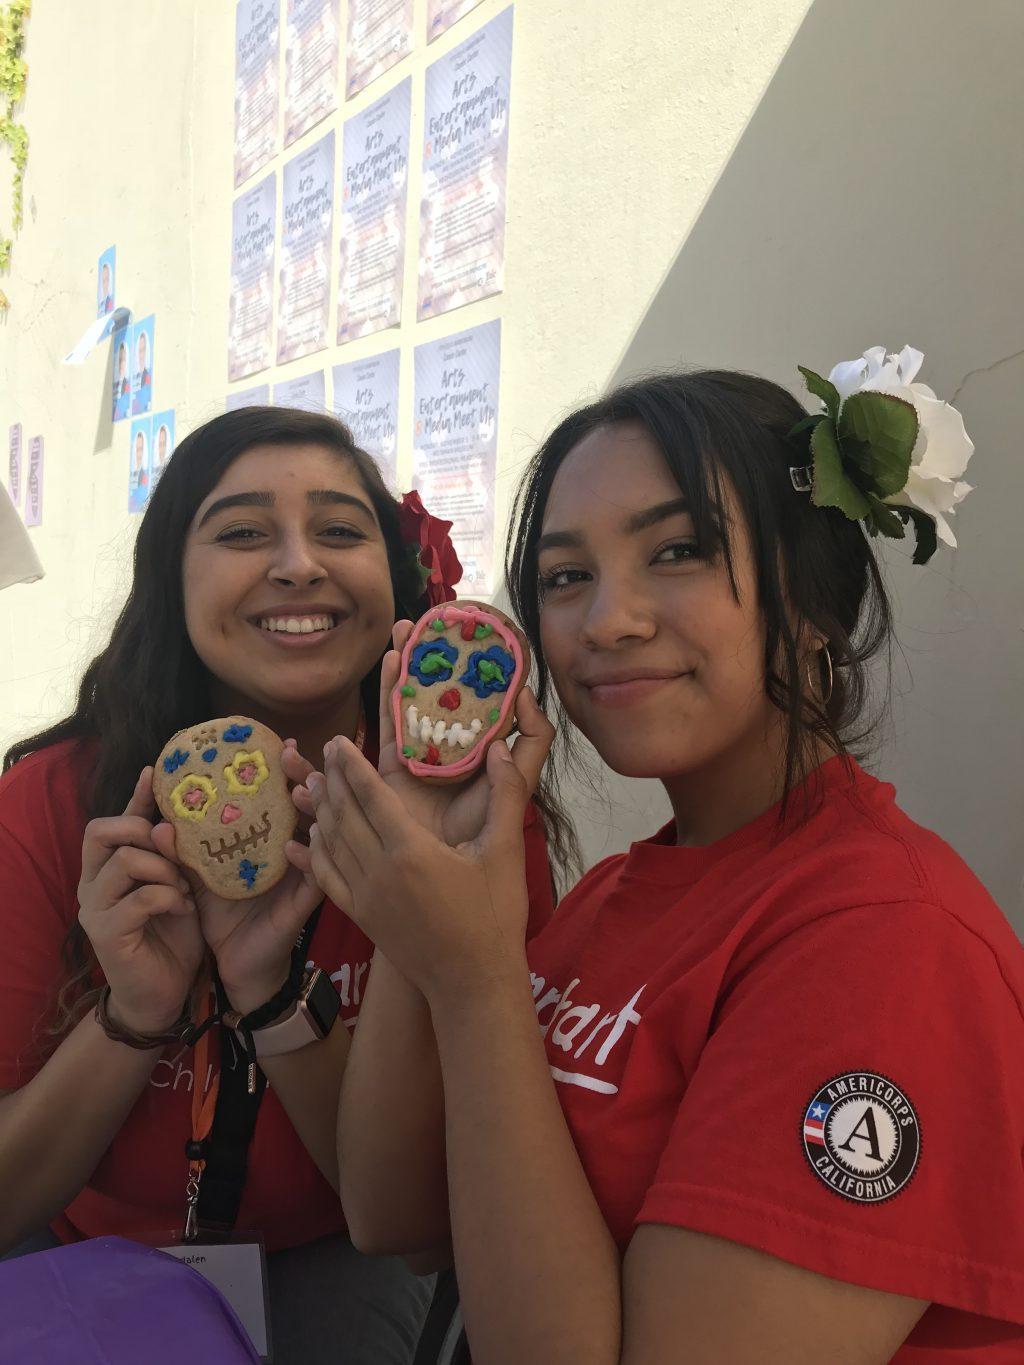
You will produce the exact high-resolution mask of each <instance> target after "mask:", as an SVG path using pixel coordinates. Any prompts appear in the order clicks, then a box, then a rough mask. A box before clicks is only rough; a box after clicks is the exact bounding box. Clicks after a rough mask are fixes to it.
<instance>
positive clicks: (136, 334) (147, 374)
mask: <svg viewBox="0 0 1024 1365" xmlns="http://www.w3.org/2000/svg"><path fill="white" fill-rule="evenodd" d="M155 331H156V317H155V315H154V314H153V313H150V315H149V317H148V318H143V319H142V321H141V322H137V323H136V324H135V326H134V327H133V328H132V329H131V333H130V340H129V343H128V349H129V351H130V353H131V360H132V414H133V415H135V414H137V413H140V412H148V411H149V410H150V408H151V407H152V406H153V335H154V332H155ZM115 364H116V361H115Z"/></svg>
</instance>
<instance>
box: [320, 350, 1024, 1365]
mask: <svg viewBox="0 0 1024 1365" xmlns="http://www.w3.org/2000/svg"><path fill="white" fill-rule="evenodd" d="M919 362H920V357H919V356H918V355H917V354H916V353H914V352H911V351H910V350H909V349H908V350H906V351H904V352H903V354H902V355H901V356H899V357H897V356H889V357H886V356H885V355H884V353H882V352H880V351H879V352H869V353H867V355H866V356H865V357H863V358H862V359H861V360H859V361H856V362H853V363H852V365H848V366H840V367H837V369H836V370H835V371H833V375H832V378H831V380H824V379H823V378H821V377H820V376H818V375H816V374H813V373H812V372H810V371H805V377H806V379H807V382H808V386H809V387H810V388H811V390H812V392H813V393H815V394H817V395H818V396H819V397H820V398H822V399H823V401H824V407H825V410H824V411H823V412H820V413H817V414H815V415H814V416H813V417H808V415H807V413H806V412H804V410H803V409H802V408H801V407H800V406H799V404H798V403H797V402H796V401H795V400H794V399H793V398H792V397H791V396H790V394H789V393H787V392H786V391H784V390H783V389H781V388H779V387H778V386H776V385H775V384H772V383H769V382H767V381H765V380H762V379H757V378H753V377H750V376H746V375H740V374H735V373H729V372H717V371H716V372H702V373H694V374H680V375H665V376H660V377H654V378H651V379H646V380H641V381H639V382H637V383H633V384H630V385H627V386H626V387H624V388H620V389H618V390H616V391H615V392H614V393H612V394H610V395H609V396H607V397H606V398H603V399H600V400H599V401H597V402H595V403H592V404H590V405H588V406H587V407H585V408H582V409H581V410H579V411H577V412H574V413H572V414H571V415H570V416H569V417H567V418H566V419H565V420H564V421H563V422H562V423H561V424H560V425H559V426H558V427H557V429H556V430H555V431H554V433H553V434H552V435H551V436H550V437H549V438H548V440H547V441H546V442H545V443H544V445H543V447H542V448H541V450H540V451H539V452H538V454H537V456H536V458H535V460H534V462H533V464H532V466H531V468H530V470H529V472H528V474H527V477H526V481H525V484H524V486H523V488H522V490H521V492H520V496H519V502H518V511H517V521H516V524H515V526H514V529H513V533H512V539H511V553H510V559H509V588H510V592H511V596H512V601H513V603H514V605H515V608H516V610H517V612H518V614H519V617H520V619H521V621H522V624H523V626H524V628H525V630H526V632H527V634H528V635H529V637H530V640H531V644H532V645H533V648H534V650H535V654H536V659H537V664H538V672H537V678H538V688H537V694H538V698H539V701H540V703H541V704H542V703H543V701H544V699H545V696H546V694H547V691H548V685H549V682H550V683H553V685H554V689H555V691H556V692H557V696H558V701H559V703H560V707H561V712H562V716H563V719H562V727H563V735H564V734H566V733H571V727H575V728H576V729H577V730H579V731H580V732H582V733H583V734H584V735H585V736H586V737H587V738H588V739H589V740H590V741H591V742H592V744H593V745H594V746H595V748H596V749H597V751H598V753H599V754H600V756H601V757H602V759H603V760H604V761H605V762H606V763H607V764H608V765H609V767H610V768H612V769H613V770H614V771H615V772H617V773H621V774H624V775H626V776H630V777H648V778H658V779H659V780H660V781H661V782H662V783H663V785H664V787H665V791H666V793H667V795H668V797H669V800H670V801H671V804H672V810H673V817H674V818H673V820H672V821H671V822H670V823H669V824H668V825H667V826H666V827H665V828H664V829H662V830H661V831H660V832H658V833H656V834H654V835H653V837H651V838H649V839H647V840H644V841H642V842H639V843H636V844H634V845H633V846H632V847H631V848H630V850H629V851H628V852H627V853H626V854H623V855H618V856H615V857H611V858H607V859H605V860H604V861H603V862H602V863H599V864H598V865H597V866H596V867H595V868H593V869H591V871H590V872H589V873H587V875H586V876H585V877H584V878H583V880H582V881H581V882H580V883H579V885H578V886H577V887H576V888H575V890H573V891H572V892H571V893H570V894H569V896H568V897H567V898H566V899H565V900H564V902H563V903H562V905H561V906H560V907H559V909H558V911H557V913H556V914H555V916H554V918H553V919H552V921H551V922H550V924H549V925H548V926H547V927H546V928H545V929H544V930H542V932H541V933H540V934H539V935H537V937H536V938H535V939H533V940H532V941H531V942H530V943H528V944H525V943H524V924H525V915H526V909H525V907H526V892H525V884H524V880H523V875H522V846H521V836H520V828H521V824H522V809H523V803H524V802H525V801H526V800H527V797H528V794H529V784H528V781H526V780H524V776H523V774H524V773H525V772H527V771H535V770H536V766H537V765H536V763H534V764H532V765H527V764H526V763H524V762H523V759H522V757H520V758H519V761H509V756H508V753H507V751H506V748H505V746H504V745H497V746H494V747H493V748H492V750H491V752H490V753H489V755H488V761H487V765H486V774H485V776H483V777H482V778H481V779H479V785H480V807H481V814H480V821H479V826H478V828H477V829H476V830H474V831H472V832H469V831H467V830H465V829H463V830H462V831H461V832H460V837H461V839H462V842H460V843H459V844H458V845H457V846H454V847H450V846H448V845H447V844H446V843H445V841H444V840H443V839H442V838H440V837H438V836H437V834H435V833H434V832H433V831H431V830H430V829H428V828H426V822H425V820H424V818H423V803H424V802H426V801H428V799H429V797H428V796H427V795H425V794H424V791H423V790H422V789H414V786H413V783H412V780H411V779H410V780H409V782H405V783H403V782H401V781H398V782H396V781H392V782H391V783H390V785H389V784H388V783H386V782H385V781H383V780H382V779H381V778H380V777H379V776H378V774H377V773H376V772H375V771H374V770H373V768H372V767H371V765H369V764H368V763H366V762H365V761H364V760H363V759H362V758H361V757H360V755H359V754H358V753H357V752H356V750H355V749H354V747H353V746H352V745H351V744H349V743H347V742H345V741H343V740H339V741H335V742H334V743H333V744H332V745H330V746H328V758H327V764H326V776H323V777H320V776H313V777H311V778H310V779H309V782H308V790H309V799H310V804H311V806H312V808H313V809H315V812H316V832H315V834H314V837H313V840H312V844H311V849H312V852H311V857H310V860H309V865H310V866H311V868H312V870H313V872H314V873H315V875H316V877H317V879H318V880H319V881H320V884H321V885H322V886H323V888H324V890H325V891H327V892H328V893H329V894H330V895H331V896H332V898H333V899H334V900H335V901H336V902H337V903H338V904H339V905H344V906H345V907H346V909H347V910H348V912H349V913H350V914H351V915H352V917H353V918H354V919H355V920H356V921H357V922H358V923H359V924H360V925H361V926H362V927H363V929H364V930H365V931H366V932H367V934H369V936H370V937H371V938H372V939H374V940H375V942H376V944H377V958H378V962H377V966H376V967H375V977H374V983H373V986H372V987H371V992H370V998H369V999H368V1000H367V1002H366V1004H365V1005H364V1008H363V1015H362V1018H361V1021H360V1026H359V1030H358V1032H357V1035H356V1039H355V1043H354V1047H353V1052H352V1056H351V1059H350V1061H349V1066H348V1070H347V1071H346V1077H345V1084H344V1086H343V1092H342V1100H341V1112H340V1122H339V1142H340V1146H339V1157H340V1161H339V1164H340V1168H341V1172H342V1174H341V1182H342V1199H343V1203H344V1205H345V1209H346V1213H347V1216H348V1218H349V1225H350V1227H351V1230H352V1234H353V1236H354V1238H355V1240H356V1242H357V1243H358V1244H360V1245H362V1246H364V1247H366V1248H367V1249H373V1250H377V1251H379V1250H385V1249H386V1250H402V1251H406V1252H410V1251H424V1250H426V1249H427V1248H430V1247H431V1246H436V1245H439V1244H444V1243H445V1242H446V1241H447V1240H448V1239H449V1238H450V1240H451V1243H452V1246H453V1249H454V1261H455V1268H456V1271H457V1275H458V1281H459V1286H460V1290H461V1298H462V1308H463V1312H464V1318H465V1327H466V1333H467V1336H468V1343H469V1349H470V1350H471V1351H472V1357H473V1360H474V1361H475V1362H477V1365H499V1363H501V1365H504V1363H505V1362H508V1363H509V1365H513V1363H514V1365H521V1362H524V1361H529V1362H530V1365H548V1362H551V1365H554V1362H558V1363H559V1365H561V1362H564V1361H570V1360H571V1361H586V1362H587V1365H605V1363H606V1362H607V1365H612V1362H617V1361H622V1362H626V1365H659V1363H660V1362H670V1361H671V1362H677V1361H678V1362H686V1363H687V1365H705V1363H706V1365H712V1363H713V1365H722V1362H729V1363H730V1365H739V1363H740V1362H755V1361H756V1362H758V1365H794V1362H803V1361H807V1362H811V1361H813V1362H818V1361H821V1360H827V1361H829V1362H844V1365H854V1363H856V1365H869V1362H870V1363H873V1362H882V1361H887V1360H890V1359H894V1360H896V1361H898V1362H905V1363H906V1365H914V1362H926V1361H936V1362H937V1361H939V1360H941V1361H943V1362H944V1363H947V1362H948V1365H953V1363H954V1362H956V1363H957V1365H959V1363H960V1362H963V1365H967V1362H971V1365H997V1362H1009V1361H1011V1360H1014V1361H1019V1360H1021V1359H1022V1358H1024V1251H1022V1248H1024V1172H1022V1165H1021V1150H1022V1146H1024V953H1022V951H1021V948H1020V946H1019V944H1018V943H1017V941H1016V939H1015V938H1014V935H1013V933H1012V931H1011V929H1010V927H1009V925H1008V924H1007V923H1006V921H1005V920H1004V918H1003V917H1002V915H1001V914H1000V912H999V910H998V909H997V907H996V906H995V904H994V903H993V902H992V900H991V898H990V897H989V896H988V894H987V893H986V892H985V890H984V888H983V887H982V886H981V885H980V883H979V882H978V881H977V880H976V879H975V877H974V876H973V875H972V874H971V872H970V871H969V869H968V868H967V867H966V866H965V865H964V864H963V863H962V862H961V860H960V859H959V858H958V857H957V855H956V854H955V853H954V852H953V850H952V849H951V848H950V847H948V845H946V844H945V843H944V842H943V841H942V840H941V839H940V838H938V837H937V836H936V835H934V834H932V833H930V832H929V831H927V830H925V829H922V828H921V827H919V826H918V825H916V824H914V823H913V821H911V820H910V819H909V817H908V816H907V815H905V814H904V813H903V812H902V811H901V810H900V809H899V807H898V806H897V805H896V802H895V795H894V792H893V789H892V787H891V786H889V785H887V784H885V783H883V782H880V781H877V780H876V779H875V778H874V777H871V776H869V775H868V774H867V772H865V771H864V769H863V768H861V767H860V766H859V764H858V763H857V762H856V760H855V759H854V758H853V757H852V755H851V752H850V745H851V743H855V742H859V741H861V740H862V739H863V737H864V733H865V730H866V728H867V723H866V721H865V718H864V715H863V702H864V697H865V688H866V679H865V665H866V662H867V660H868V659H869V657H870V656H871V655H872V654H874V653H875V652H876V651H877V650H879V649H880V648H882V647H884V646H885V645H886V644H887V643H888V641H889V638H890V613H889V607H888V603H887V600H886V595H885V591H884V588H883V585H882V581H881V577H880V574H879V569H878V567H877V564H876V560H875V556H874V552H873V548H872V543H871V540H872V536H873V535H877V534H879V533H881V534H883V535H890V536H901V535H903V534H905V532H906V531H907V529H912V530H913V531H914V534H915V537H916V541H917V551H916V558H918V559H919V560H923V559H925V558H927V557H928V555H929V554H930V553H931V552H932V550H933V549H935V548H936V537H937V536H940V537H941V538H942V539H943V540H944V541H950V542H951V541H952V532H951V531H950V529H949V525H948V522H947V520H946V518H948V516H949V514H950V513H951V512H952V510H953V507H954V506H955V504H956V503H957V502H958V501H959V500H960V498H961V497H962V496H963V494H964V492H965V491H966V490H965V487H964V485H963V484H962V483H960V478H961V475H962V474H963V472H964V466H965V465H966V462H967V458H968V457H969V455H970V453H971V449H972V447H971V444H970V441H969V440H968V438H967V436H966V433H965V432H964V430H963V424H962V422H961V421H960V418H959V415H958V414H957V413H955V412H954V411H953V409H951V408H949V407H948V406H946V405H945V404H942V403H940V402H939V400H938V399H936V398H935V397H934V395H932V394H931V391H930V390H923V389H922V388H920V387H919V386H917V385H915V383H914V380H915V375H916V369H917V366H918V364H919ZM407 629H408V627H400V628H399V629H398V631H397V643H399V644H401V643H402V641H403V640H404V638H405V634H404V631H405V630H407ZM395 670H396V656H395V655H394V654H392V655H390V656H389V658H388V659H387V661H386V663H385V669H384V673H385V684H386V685H387V684H389V683H392V682H393V681H394V679H395V676H396V673H395ZM518 723H519V730H520V738H519V739H518V740H517V746H516V752H517V754H519V753H520V749H519V746H526V749H527V750H528V749H530V747H531V746H532V751H533V753H534V754H535V755H536V754H538V753H542V752H543V751H544V750H545V749H546V748H547V746H548V745H549V744H550V742H551V739H552V738H553V734H554V728H553V727H552V726H551V724H550V723H549V722H548V721H547V719H546V718H545V716H544V714H543V712H542V710H541V707H540V705H538V703H537V701H536V700H534V698H533V697H532V695H531V694H530V693H528V692H524V693H523V695H522V698H521V699H520V702H519V704H518ZM382 739H383V741H384V743H385V745H386V746H387V745H388V744H390V743H393V735H392V734H390V733H386V734H384V735H383V736H382ZM386 767H387V765H386V764H382V770H386ZM385 960H386V961H389V962H390V963H391V964H393V968H388V970H387V972H386V973H385V972H383V971H382V970H381V965H380V963H381V961H385ZM378 973H379V975H378ZM417 1008H419V1009H420V1010H421V1012H422V1015H421V1017H422V1020H423V1027H422V1031H421V1035H420V1043H419V1046H420V1049H421V1057H420V1065H419V1067H418V1068H416V1070H417V1071H418V1072H419V1074H420V1075H421V1077H422V1078H423V1079H422V1084H421V1085H420V1086H419V1087H418V1088H417V1091H416V1093H415V1095H410V1093H409V1092H408V1091H405V1092H404V1093H402V1094H399V1093H397V1090H396V1087H395V1084H394V1082H393V1080H392V1078H393V1077H394V1076H397V1075H400V1074H405V1072H403V1070H402V1067H401V1062H402V1061H403V1060H404V1061H405V1062H406V1071H407V1070H408V1065H407V1064H408V1056H407V1055H406V1056H405V1057H404V1058H397V1057H395V1056H394V1055H391V1054H389V1051H388V1046H387V1031H386V1024H387V1021H388V1020H389V1019H392V1020H393V1019H394V1018H395V1017H396V1012H397V1011H404V1012H405V1017H406V1018H408V1017H411V1014H412V1012H413V1011H414V1010H415V1009H417ZM538 1022H539V1024H540V1028H539V1029H538V1027H537V1025H538ZM402 1036H403V1037H404V1038H406V1039H408V1036H409V1034H408V1031H407V1030H403V1032H402ZM442 1092H443V1106H442V1100H441V1095H442ZM411 1107H414V1109H415V1112H412V1113H411V1112H410V1108H411Z"/></svg>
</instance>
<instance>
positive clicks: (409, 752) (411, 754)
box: [402, 744, 416, 758]
mask: <svg viewBox="0 0 1024 1365" xmlns="http://www.w3.org/2000/svg"><path fill="white" fill-rule="evenodd" d="M402 754H403V755H404V757H405V758H415V757H416V750H415V749H414V748H413V747H412V745H411V744H403V745H402Z"/></svg>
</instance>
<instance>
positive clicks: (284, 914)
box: [153, 824, 323, 1014]
mask: <svg viewBox="0 0 1024 1365" xmlns="http://www.w3.org/2000/svg"><path fill="white" fill-rule="evenodd" d="M153 843H154V844H155V845H156V846H157V848H158V849H159V851H160V852H161V853H162V854H163V855H164V857H166V858H171V859H174V860H175V861H177V859H176V855H175V848H174V829H173V827H172V826H171V825H169V824H161V825H157V826H156V828H155V829H154V830H153ZM184 870H185V872H186V875H187V876H188V878H189V881H190V882H191V883H192V885H193V888H194V894H195V900H196V907H197V909H198V911H199V925H200V929H201V930H202V934H203V937H204V939H205V940H206V942H207V945H208V946H209V948H210V951H211V952H212V953H213V956H214V958H215V959H216V962H217V973H218V975H219V977H220V979H221V984H222V985H223V987H224V990H225V993H226V994H227V997H228V999H229V1000H230V1001H231V1004H232V1006H233V1007H234V1008H235V1009H236V1010H238V1012H239V1013H240V1014H249V1013H250V1012H251V1011H252V1010H255V1009H259V1008H260V1006H261V1005H265V1004H266V1002H267V1001H268V1000H269V999H271V997H272V996H274V995H276V994H277V992H278V991H279V990H280V989H281V987H282V986H283V985H284V983H285V981H286V980H287V978H288V973H289V970H290V969H291V956H292V949H293V948H294V947H295V941H296V939H297V938H298V937H299V934H301V932H302V928H303V925H304V924H305V923H306V921H307V920H308V919H309V917H310V915H311V914H312V913H313V911H314V910H315V909H316V907H317V905H319V903H320V901H321V900H322V899H323V892H322V891H321V890H320V888H319V887H318V886H317V884H316V881H315V880H314V879H313V877H312V876H309V875H306V874H304V873H303V872H301V871H299V869H298V868H296V867H294V866H292V867H289V869H288V871H287V872H286V873H285V875H284V876H283V877H282V878H281V880H280V881H279V882H278V883H277V885H276V886H274V887H272V888H271V889H270V890H269V891H267V892H264V894H263V895H262V896H254V897H252V898H251V899H249V900H226V899H225V898H224V897H223V896H217V895H215V894H214V893H213V892H212V891H210V890H209V889H208V888H206V887H205V886H202V885H201V884H200V883H199V879H198V878H197V877H196V875H195V873H194V872H192V870H191V869H184Z"/></svg>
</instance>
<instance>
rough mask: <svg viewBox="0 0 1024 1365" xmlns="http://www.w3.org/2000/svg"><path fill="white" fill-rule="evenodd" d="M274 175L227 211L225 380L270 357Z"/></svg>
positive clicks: (238, 376) (252, 369)
mask: <svg viewBox="0 0 1024 1365" xmlns="http://www.w3.org/2000/svg"><path fill="white" fill-rule="evenodd" d="M276 202H277V185H276V176H274V175H268V176H267V178H266V179H265V180H261V181H260V183H259V184H258V185H254V186H253V188H252V189H251V190H246V192H245V193H244V194H242V195H239V197H238V198H237V199H236V200H235V205H234V209H233V210H232V215H231V292H230V294H229V296H228V379H230V380H232V381H233V380H236V379H244V378H245V376H246V375H248V374H255V373H256V371H257V370H265V369H266V368H267V366H268V365H269V364H270V363H271V361H272V360H273V355H274V352H273V326H274V322H273V309H274V294H273V289H274V216H275V211H276Z"/></svg>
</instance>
